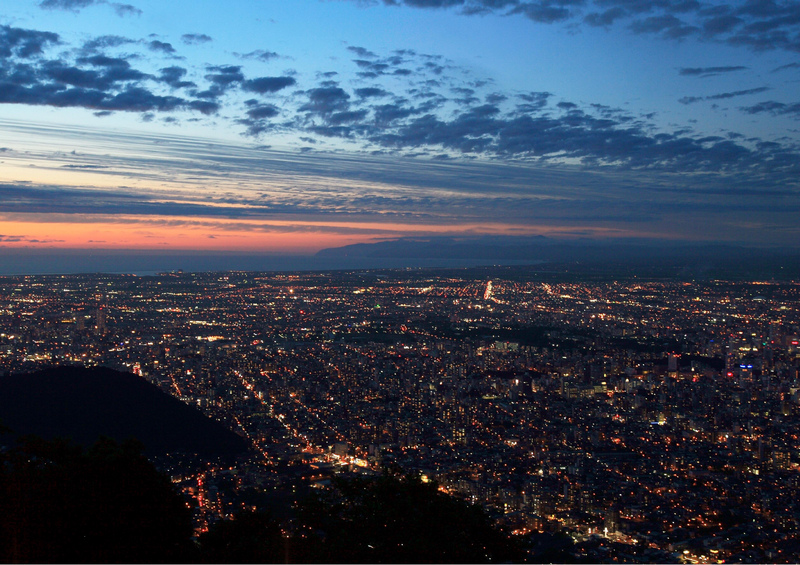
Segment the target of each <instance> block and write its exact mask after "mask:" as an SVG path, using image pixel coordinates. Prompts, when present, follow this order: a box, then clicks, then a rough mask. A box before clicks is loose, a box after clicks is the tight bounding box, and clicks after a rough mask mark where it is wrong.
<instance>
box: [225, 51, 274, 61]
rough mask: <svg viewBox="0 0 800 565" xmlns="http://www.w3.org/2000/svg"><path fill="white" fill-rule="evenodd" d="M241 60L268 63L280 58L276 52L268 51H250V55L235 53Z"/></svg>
mask: <svg viewBox="0 0 800 565" xmlns="http://www.w3.org/2000/svg"><path fill="white" fill-rule="evenodd" d="M234 55H236V56H237V57H239V58H240V59H254V60H256V61H261V62H263V63H267V62H269V61H272V60H273V59H277V58H279V57H280V55H278V54H277V53H276V52H275V51H266V50H264V49H257V50H255V51H250V53H244V54H241V53H234Z"/></svg>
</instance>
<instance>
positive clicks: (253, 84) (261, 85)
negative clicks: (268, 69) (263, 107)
mask: <svg viewBox="0 0 800 565" xmlns="http://www.w3.org/2000/svg"><path fill="white" fill-rule="evenodd" d="M295 84H297V80H295V79H294V78H292V77H259V78H254V79H250V80H247V81H244V82H243V83H242V90H246V91H247V92H256V93H258V94H267V93H272V92H278V91H279V90H283V89H284V88H288V87H290V86H294V85H295Z"/></svg>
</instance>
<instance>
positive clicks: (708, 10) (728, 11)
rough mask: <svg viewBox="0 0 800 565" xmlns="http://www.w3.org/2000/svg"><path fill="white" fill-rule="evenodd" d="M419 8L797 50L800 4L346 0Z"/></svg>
mask: <svg viewBox="0 0 800 565" xmlns="http://www.w3.org/2000/svg"><path fill="white" fill-rule="evenodd" d="M350 1H354V2H359V3H362V4H371V5H378V4H383V5H387V6H405V7H407V8H421V9H431V10H433V9H458V10H459V11H460V13H462V14H464V15H485V14H497V15H502V16H515V15H517V16H523V17H526V18H528V19H529V20H531V21H533V22H536V23H539V24H563V23H566V24H570V25H580V24H586V25H589V26H593V27H604V28H611V27H613V26H619V25H622V26H624V27H627V28H628V29H630V30H631V31H633V32H634V33H637V34H648V35H656V36H660V37H661V38H663V39H668V40H680V39H684V38H686V37H689V36H693V37H696V38H698V39H702V40H705V41H714V42H722V43H728V44H731V45H739V46H744V47H747V48H749V49H752V50H756V51H758V50H768V49H780V50H787V51H792V52H800V4H798V3H797V2H795V1H793V0H737V1H734V2H730V3H719V4H709V3H705V2H699V1H697V0H382V2H378V1H377V0H375V1H365V0H350Z"/></svg>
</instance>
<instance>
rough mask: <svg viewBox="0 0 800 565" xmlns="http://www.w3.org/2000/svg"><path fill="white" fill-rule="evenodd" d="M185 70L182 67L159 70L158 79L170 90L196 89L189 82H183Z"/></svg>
mask: <svg viewBox="0 0 800 565" xmlns="http://www.w3.org/2000/svg"><path fill="white" fill-rule="evenodd" d="M186 72H187V71H186V69H184V68H182V67H177V66H173V67H165V68H163V69H160V70H159V74H160V76H159V79H160V80H161V81H162V82H165V83H167V84H168V85H170V86H171V87H172V88H191V87H196V86H197V85H196V84H195V83H194V82H192V81H190V80H183V77H184V76H186Z"/></svg>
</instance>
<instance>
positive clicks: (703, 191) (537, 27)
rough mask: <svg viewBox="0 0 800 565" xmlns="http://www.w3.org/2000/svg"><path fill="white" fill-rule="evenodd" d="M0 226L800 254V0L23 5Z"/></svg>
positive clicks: (1, 121)
mask: <svg viewBox="0 0 800 565" xmlns="http://www.w3.org/2000/svg"><path fill="white" fill-rule="evenodd" d="M124 1H125V0H123V2H124ZM0 218H1V220H0V245H2V246H5V247H51V248H52V247H55V248H78V249H83V248H95V249H173V250H208V251H209V252H212V251H213V252H222V251H224V252H234V251H235V252H248V251H263V252H266V253H288V254H305V253H313V252H315V251H317V250H319V249H321V248H326V247H335V246H340V245H346V244H351V243H358V242H377V241H382V240H385V239H393V238H401V237H431V236H440V235H447V236H454V237H459V236H467V235H469V236H476V235H484V234H485V235H509V236H531V235H544V236H547V237H551V238H570V239H575V238H590V239H609V238H610V239H616V240H640V239H645V240H653V239H655V240H660V241H673V240H674V241H676V242H694V241H697V242H725V243H735V244H746V245H756V246H791V247H795V248H796V247H798V246H800V221H798V220H800V3H799V2H797V1H780V0H775V1H773V0H752V1H733V2H717V1H702V0H700V1H695V0H374V1H369V0H363V1H358V0H233V1H228V2H218V1H203V0H194V1H192V2H187V1H183V0H170V1H168V2H167V1H164V0H158V1H156V0H132V3H131V4H127V3H117V2H114V1H113V0H41V1H36V0H30V1H28V0H25V1H23V0H7V1H6V2H4V4H3V10H2V12H1V13H0Z"/></svg>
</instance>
